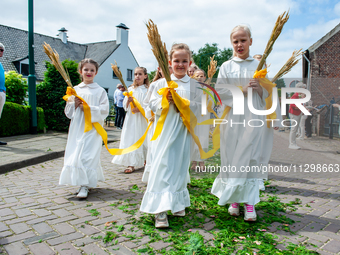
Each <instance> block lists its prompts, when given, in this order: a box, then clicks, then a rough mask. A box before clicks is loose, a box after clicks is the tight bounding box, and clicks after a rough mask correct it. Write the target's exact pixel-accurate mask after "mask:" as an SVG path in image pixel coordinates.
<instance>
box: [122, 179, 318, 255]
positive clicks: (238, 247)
mask: <svg viewBox="0 0 340 255" xmlns="http://www.w3.org/2000/svg"><path fill="white" fill-rule="evenodd" d="M213 182H214V178H211V177H210V178H209V177H205V178H201V179H193V180H192V181H191V183H190V184H189V185H188V188H189V192H190V200H191V206H190V207H188V208H186V216H185V217H174V216H168V219H169V224H170V226H169V229H165V230H159V229H156V228H155V223H154V217H153V216H151V215H148V214H144V215H143V216H142V217H140V218H138V219H135V218H133V219H130V222H129V224H133V225H134V226H136V227H137V228H138V229H140V230H142V231H143V235H147V236H149V238H150V243H152V242H157V241H161V240H163V241H164V242H172V243H173V245H172V246H171V249H170V250H165V249H163V250H161V251H157V253H161V254H195V255H205V254H231V253H237V254H254V253H256V254H317V253H315V252H314V251H309V250H308V249H307V248H306V247H305V246H304V245H302V244H301V245H295V244H289V245H288V246H287V247H286V248H287V250H283V251H280V250H279V249H277V248H276V245H277V244H278V241H277V240H276V239H275V235H273V234H271V233H268V232H267V229H268V227H269V226H270V225H271V224H272V223H274V222H278V223H280V225H279V226H280V229H282V230H284V231H287V234H288V235H289V232H292V231H291V229H290V228H289V226H290V225H291V224H292V223H294V221H293V220H291V219H290V218H288V217H286V216H285V215H284V212H286V210H290V211H293V210H294V209H295V207H294V206H296V205H297V204H299V202H300V201H292V202H290V203H282V202H281V201H280V199H279V197H277V196H276V195H275V194H268V193H265V192H261V196H262V197H264V198H265V200H264V201H261V202H260V203H258V204H257V205H256V210H257V212H258V213H260V215H259V214H258V220H257V221H256V222H245V221H244V220H243V217H242V216H240V217H233V216H230V215H229V213H228V206H219V205H218V204H217V203H218V198H217V197H215V196H214V195H212V194H210V190H211V187H212V184H213ZM266 185H268V183H266ZM274 190H275V189H274ZM240 209H241V214H242V215H243V213H242V211H243V207H242V206H241V208H240ZM209 222H210V223H209ZM206 223H208V224H215V227H214V229H213V230H212V231H204V230H203V229H204V224H206ZM200 232H202V233H205V234H207V232H209V233H210V234H212V235H213V236H214V238H213V239H212V240H210V241H209V242H206V243H205V242H204V237H203V236H202V235H201V233H200ZM164 233H166V237H165V238H164V236H163V234H164ZM292 233H293V232H292ZM126 237H129V238H131V239H134V237H133V236H131V235H127V236H126ZM144 250H145V251H147V253H148V254H156V251H155V250H153V249H152V248H151V247H149V246H148V247H147V248H143V249H141V250H140V251H137V252H139V253H143V252H144Z"/></svg>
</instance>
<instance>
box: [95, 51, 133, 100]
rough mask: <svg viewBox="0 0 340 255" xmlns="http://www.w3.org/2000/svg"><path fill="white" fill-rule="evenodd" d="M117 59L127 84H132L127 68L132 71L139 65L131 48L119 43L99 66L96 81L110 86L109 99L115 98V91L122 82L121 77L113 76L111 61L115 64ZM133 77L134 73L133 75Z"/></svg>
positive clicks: (104, 86)
mask: <svg viewBox="0 0 340 255" xmlns="http://www.w3.org/2000/svg"><path fill="white" fill-rule="evenodd" d="M115 60H116V62H117V64H118V67H119V69H120V71H121V72H122V75H123V78H124V81H125V84H126V85H127V86H129V85H131V84H132V81H127V80H126V78H127V69H131V70H132V71H133V70H134V69H135V68H136V67H138V63H137V62H136V60H135V58H134V57H133V55H132V53H131V51H130V49H129V48H128V46H127V45H119V47H118V48H117V49H116V50H115V51H114V52H113V54H111V56H110V57H109V58H108V59H107V60H106V61H105V62H104V63H103V64H102V65H101V66H100V67H99V72H98V74H97V76H96V77H95V82H97V83H98V84H99V85H100V86H102V87H103V88H108V89H109V90H108V95H109V99H112V98H113V93H114V91H115V89H116V87H117V84H118V83H120V81H119V79H118V78H117V79H116V78H112V72H113V71H112V68H111V63H112V64H114V63H115ZM132 79H133V75H132Z"/></svg>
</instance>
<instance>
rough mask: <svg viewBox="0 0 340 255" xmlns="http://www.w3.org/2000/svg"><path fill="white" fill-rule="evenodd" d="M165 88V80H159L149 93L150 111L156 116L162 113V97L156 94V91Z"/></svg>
mask: <svg viewBox="0 0 340 255" xmlns="http://www.w3.org/2000/svg"><path fill="white" fill-rule="evenodd" d="M166 86H167V83H166V81H165V79H163V80H160V81H159V82H158V83H157V84H156V85H155V88H154V90H153V91H152V93H151V98H150V102H149V107H150V109H151V110H152V111H153V112H154V113H155V114H157V115H161V113H162V96H161V95H160V94H158V92H157V91H158V90H159V89H161V88H164V87H166Z"/></svg>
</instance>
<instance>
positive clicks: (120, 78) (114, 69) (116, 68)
mask: <svg viewBox="0 0 340 255" xmlns="http://www.w3.org/2000/svg"><path fill="white" fill-rule="evenodd" d="M111 68H112V70H113V72H114V73H115V75H116V76H117V77H118V79H119V81H120V82H121V83H122V85H123V86H124V88H125V90H126V91H127V90H128V88H127V86H126V84H125V82H124V79H123V75H122V72H121V71H120V70H119V68H118V66H117V62H116V60H115V64H112V63H111Z"/></svg>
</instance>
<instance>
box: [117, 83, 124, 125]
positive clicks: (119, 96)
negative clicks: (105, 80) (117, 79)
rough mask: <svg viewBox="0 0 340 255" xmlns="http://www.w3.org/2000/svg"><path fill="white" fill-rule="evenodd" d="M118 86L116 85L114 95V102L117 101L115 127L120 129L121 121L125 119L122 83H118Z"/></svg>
mask: <svg viewBox="0 0 340 255" xmlns="http://www.w3.org/2000/svg"><path fill="white" fill-rule="evenodd" d="M119 85H120V86H119V87H118V89H119V91H118V92H117V93H116V95H115V102H117V115H116V121H117V124H116V127H117V129H122V128H123V123H124V119H125V110H124V107H123V101H124V97H125V96H124V95H123V92H124V91H125V88H124V86H123V85H122V84H119Z"/></svg>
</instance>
